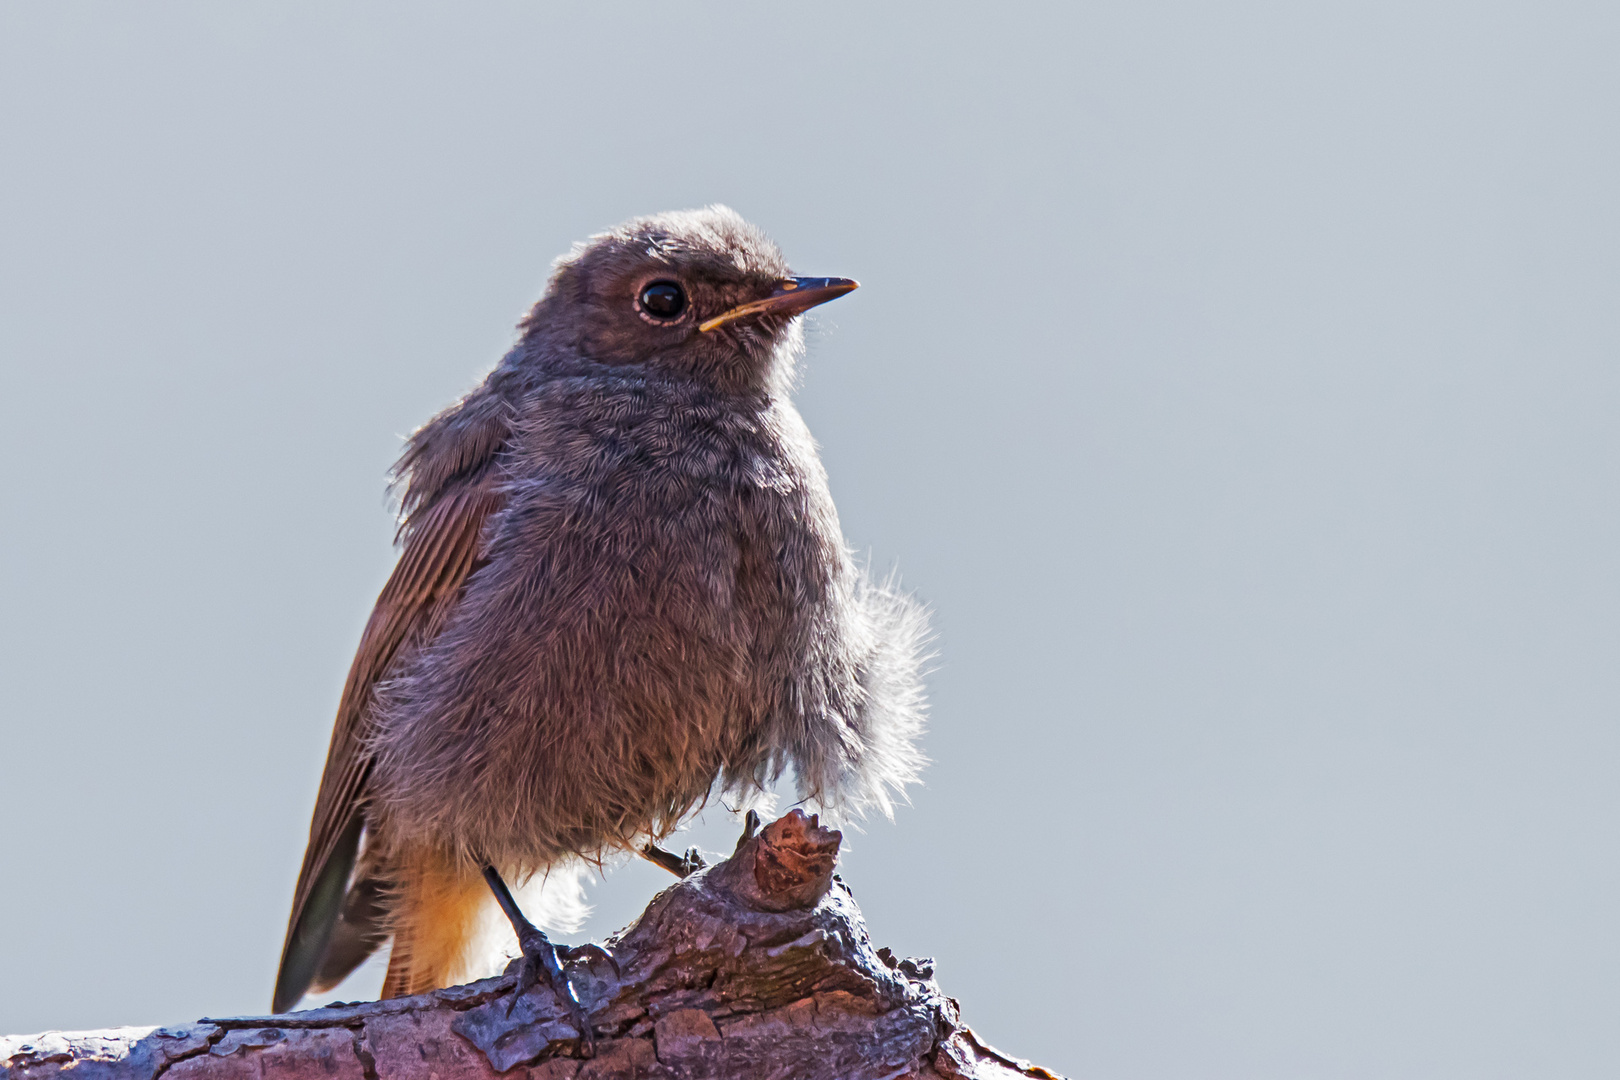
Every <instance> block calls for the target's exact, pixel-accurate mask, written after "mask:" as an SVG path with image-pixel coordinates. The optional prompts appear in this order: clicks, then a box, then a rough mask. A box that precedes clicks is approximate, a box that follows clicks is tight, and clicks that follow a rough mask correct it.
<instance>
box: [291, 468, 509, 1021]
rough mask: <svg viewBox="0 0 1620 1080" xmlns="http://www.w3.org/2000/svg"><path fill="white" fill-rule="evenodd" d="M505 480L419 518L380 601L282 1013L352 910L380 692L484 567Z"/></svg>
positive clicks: (335, 760)
mask: <svg viewBox="0 0 1620 1080" xmlns="http://www.w3.org/2000/svg"><path fill="white" fill-rule="evenodd" d="M496 480H497V476H496V470H495V469H494V468H491V467H486V468H483V469H480V470H477V471H476V472H475V473H474V475H472V476H465V474H464V476H463V478H460V479H458V480H457V481H454V482H452V483H450V484H447V485H445V487H444V489H443V490H442V491H440V492H438V493H436V496H435V497H434V498H433V499H432V501H431V502H430V503H428V504H427V505H424V506H421V507H419V508H418V509H417V510H416V512H414V513H412V514H411V516H410V520H409V523H408V527H407V529H406V530H405V532H404V537H405V541H404V550H403V551H402V552H401V554H400V558H399V563H398V565H397V566H395V567H394V572H393V574H392V575H390V576H389V578H388V583H387V584H386V585H384V586H383V590H382V593H381V595H379V596H378V597H377V606H376V607H375V608H374V609H373V610H372V612H371V618H370V620H369V621H367V623H366V629H365V633H364V634H363V635H362V636H361V639H360V649H359V651H358V652H357V653H356V654H355V657H354V664H353V665H352V666H351V667H350V668H349V677H348V680H347V681H346V682H345V684H344V687H343V697H342V699H341V700H340V702H339V704H338V714H337V722H336V724H335V725H334V726H333V729H332V743H331V746H330V747H329V748H328V750H327V754H326V771H325V772H324V773H323V774H322V776H321V786H320V793H319V794H318V795H317V796H316V800H315V816H314V819H313V820H312V821H311V822H310V826H309V847H308V848H307V849H305V851H304V865H303V867H302V869H300V870H299V872H298V885H297V888H296V889H295V890H294V892H293V907H292V916H291V918H290V919H289V920H288V922H287V939H286V943H285V944H284V945H283V946H282V954H281V969H280V972H279V973H278V974H277V977H276V991H275V1000H274V1004H273V1008H274V1010H275V1011H276V1012H284V1011H286V1010H287V1009H290V1008H292V1007H293V1006H294V1005H296V1004H297V1003H298V1000H299V998H301V997H303V995H304V993H305V991H307V990H308V989H309V986H310V983H311V982H312V981H314V980H315V977H316V974H317V971H319V970H320V969H321V968H322V958H323V957H324V955H325V953H326V951H327V946H328V943H329V941H330V940H331V936H332V928H333V926H334V925H335V924H336V923H337V921H338V916H339V914H340V912H341V911H342V909H343V906H344V896H345V894H346V892H347V891H348V889H349V886H350V882H349V876H350V874H351V872H352V871H353V869H354V862H355V855H356V852H357V850H358V848H359V843H360V835H361V831H362V829H363V827H364V819H363V816H362V806H363V802H364V797H365V790H366V778H367V775H368V774H369V773H370V771H371V756H370V754H369V753H368V751H367V734H368V732H367V731H366V724H367V720H368V713H369V706H370V704H371V698H372V693H373V690H374V688H375V686H376V684H377V681H378V680H379V679H382V678H383V677H384V676H385V675H386V674H387V672H388V669H389V667H390V666H391V665H392V664H393V662H394V660H395V658H396V657H398V656H399V655H400V653H401V651H402V650H404V649H406V648H408V647H410V646H413V645H415V644H417V643H420V642H423V641H427V640H430V639H431V638H432V637H433V636H435V635H436V634H437V633H438V631H439V629H440V627H441V626H443V624H444V620H445V617H446V616H447V615H448V614H449V611H450V609H451V607H452V606H453V605H454V603H455V600H456V598H457V596H458V595H459V594H460V591H461V586H462V584H463V583H464V582H465V581H466V580H467V578H468V576H469V575H470V574H471V573H472V572H473V570H475V569H476V568H477V566H478V565H479V563H480V561H481V557H482V551H481V548H482V543H481V538H482V535H483V531H484V524H485V522H487V521H488V520H489V517H490V515H491V514H493V513H494V512H495V511H496V510H497V509H499V507H500V503H501V495H500V493H499V491H498V489H497V486H496ZM361 958H362V959H363V958H364V957H363V956H362V957H361ZM357 962H358V961H357ZM323 981H324V980H323Z"/></svg>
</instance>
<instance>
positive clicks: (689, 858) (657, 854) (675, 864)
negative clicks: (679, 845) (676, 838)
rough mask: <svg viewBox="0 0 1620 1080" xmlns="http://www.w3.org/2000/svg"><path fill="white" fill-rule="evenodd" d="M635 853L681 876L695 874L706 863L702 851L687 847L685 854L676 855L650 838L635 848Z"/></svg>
mask: <svg viewBox="0 0 1620 1080" xmlns="http://www.w3.org/2000/svg"><path fill="white" fill-rule="evenodd" d="M636 854H638V855H640V856H641V857H642V858H643V859H646V860H647V861H648V862H650V863H653V864H655V865H657V866H662V867H663V868H664V869H665V870H668V871H669V872H670V873H672V874H674V875H675V876H676V877H682V878H683V877H686V876H687V875H688V874H695V873H697V872H698V871H699V870H701V869H703V868H704V867H705V866H707V865H708V863H705V862H704V861H703V853H702V852H700V851H699V850H698V849H697V848H695V847H689V848H687V849H686V854H685V855H677V854H675V853H674V852H673V851H670V850H669V849H667V848H661V847H659V846H658V845H657V844H655V843H653V842H652V841H651V840H649V841H647V842H646V843H645V844H642V845H641V846H640V847H639V848H637V849H636Z"/></svg>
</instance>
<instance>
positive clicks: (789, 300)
mask: <svg viewBox="0 0 1620 1080" xmlns="http://www.w3.org/2000/svg"><path fill="white" fill-rule="evenodd" d="M858 288H860V282H858V281H851V280H850V279H849V278H842V277H790V278H783V279H782V280H781V281H778V282H777V283H776V289H775V290H774V291H773V292H772V293H771V295H769V296H767V297H766V298H765V299H763V300H754V301H752V302H750V303H747V304H739V305H738V306H736V307H734V308H732V309H731V310H730V311H725V312H722V313H720V314H719V315H716V316H715V317H714V318H712V319H709V320H707V321H705V322H703V323H700V324H698V329H699V330H701V331H702V332H703V333H705V334H707V333H708V332H709V331H710V330H713V329H715V328H716V327H719V326H724V325H726V323H729V322H736V321H737V320H738V319H746V318H748V317H749V316H750V315H762V314H766V313H769V314H772V315H784V316H793V315H801V314H803V313H804V312H806V311H809V310H810V309H811V308H813V307H815V306H816V305H817V304H825V303H826V302H827V301H829V300H836V299H838V298H839V297H840V296H843V295H844V294H845V293H847V292H854V291H855V290H856V289H858Z"/></svg>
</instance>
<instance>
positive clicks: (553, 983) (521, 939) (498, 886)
mask: <svg viewBox="0 0 1620 1080" xmlns="http://www.w3.org/2000/svg"><path fill="white" fill-rule="evenodd" d="M484 880H485V881H487V882H489V889H490V892H493V893H494V894H495V901H496V903H498V904H500V905H501V910H502V911H504V912H506V917H507V919H508V920H510V921H511V923H512V929H513V930H515V931H516V932H517V939H518V945H519V946H520V947H521V948H522V949H523V963H522V965H521V966H520V967H519V968H518V981H517V986H516V988H514V989H513V991H512V1000H511V1001H510V1002H509V1003H508V1004H507V1006H506V1015H508V1016H511V1015H512V1010H513V1009H514V1008H516V1007H517V1003H518V999H519V998H521V997H522V996H523V995H524V994H526V993H528V992H529V990H530V989H531V988H532V987H533V986H534V985H535V983H537V982H539V981H540V977H541V976H542V975H543V976H545V980H546V984H547V985H548V986H550V987H551V992H552V993H554V994H556V995H557V1000H558V1001H560V1002H562V1003H563V1007H564V1008H566V1009H567V1010H568V1015H569V1018H570V1019H572V1020H573V1022H574V1027H576V1028H578V1029H579V1042H580V1052H581V1053H582V1054H584V1055H585V1056H586V1057H590V1056H592V1055H593V1054H595V1052H596V1033H595V1032H594V1031H592V1030H591V1025H590V1022H589V1021H588V1020H587V1019H586V1018H585V1006H584V1005H583V1004H581V1002H580V1000H579V996H578V995H577V994H575V993H574V988H573V987H572V986H570V985H569V983H568V969H567V968H566V967H564V966H563V961H564V960H568V961H574V960H577V959H579V957H580V956H581V955H584V954H591V955H595V956H601V957H604V958H605V959H606V960H607V961H608V963H610V964H612V965H613V971H614V974H615V975H616V974H618V971H619V965H618V963H617V962H616V961H615V960H614V959H613V957H612V956H610V955H609V954H608V952H607V950H606V949H603V948H602V947H601V946H600V945H580V946H578V947H577V948H572V949H568V948H563V949H559V948H558V947H557V946H556V945H553V944H552V943H551V939H550V938H548V937H546V935H545V933H544V932H543V931H542V930H541V929H540V928H539V927H538V926H536V925H534V923H532V922H530V921H529V919H528V916H526V915H524V914H523V909H521V908H519V907H518V905H517V901H516V900H514V899H513V898H512V890H511V889H508V888H507V887H506V882H505V881H504V880H502V879H501V875H500V872H499V871H498V870H496V869H495V868H494V867H493V866H486V867H484Z"/></svg>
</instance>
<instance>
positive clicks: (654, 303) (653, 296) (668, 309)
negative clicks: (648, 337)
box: [641, 281, 686, 319]
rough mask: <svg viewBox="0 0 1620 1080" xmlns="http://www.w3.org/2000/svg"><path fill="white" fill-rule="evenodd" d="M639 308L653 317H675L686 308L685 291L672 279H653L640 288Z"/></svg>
mask: <svg viewBox="0 0 1620 1080" xmlns="http://www.w3.org/2000/svg"><path fill="white" fill-rule="evenodd" d="M641 310H642V311H645V312H646V313H647V314H649V315H651V316H652V317H653V318H655V319H676V318H679V317H680V314H681V312H683V311H685V310H686V291H685V290H684V289H682V288H681V287H680V286H679V285H677V284H675V283H674V282H673V281H655V282H653V283H652V284H651V285H648V286H647V287H646V288H645V289H642V290H641Z"/></svg>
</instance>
